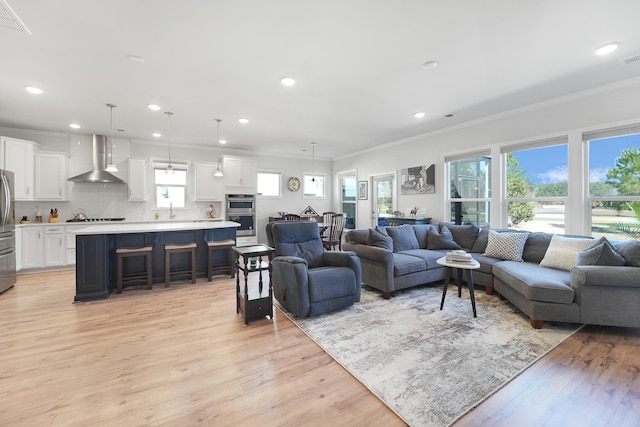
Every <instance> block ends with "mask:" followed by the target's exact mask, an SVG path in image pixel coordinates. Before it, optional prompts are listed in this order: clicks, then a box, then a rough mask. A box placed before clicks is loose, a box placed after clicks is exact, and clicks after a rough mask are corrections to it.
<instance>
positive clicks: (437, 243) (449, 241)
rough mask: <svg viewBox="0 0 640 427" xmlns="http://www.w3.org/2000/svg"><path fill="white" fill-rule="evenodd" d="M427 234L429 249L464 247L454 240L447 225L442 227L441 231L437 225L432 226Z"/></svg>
mask: <svg viewBox="0 0 640 427" xmlns="http://www.w3.org/2000/svg"><path fill="white" fill-rule="evenodd" d="M427 236H428V237H427V249H462V247H461V246H460V245H459V244H457V243H456V242H455V240H453V234H451V231H449V229H448V228H447V226H446V225H443V226H442V228H440V232H438V229H437V228H436V227H431V228H430V229H429V232H428V233H427Z"/></svg>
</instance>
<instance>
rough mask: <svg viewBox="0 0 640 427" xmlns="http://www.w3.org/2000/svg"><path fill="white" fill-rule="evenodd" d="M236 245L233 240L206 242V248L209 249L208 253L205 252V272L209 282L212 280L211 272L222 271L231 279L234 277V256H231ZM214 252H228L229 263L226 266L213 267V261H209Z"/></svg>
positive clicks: (217, 265)
mask: <svg viewBox="0 0 640 427" xmlns="http://www.w3.org/2000/svg"><path fill="white" fill-rule="evenodd" d="M235 245H236V242H235V240H233V239H227V240H221V241H219V242H207V246H208V247H209V251H208V252H207V271H208V275H209V277H208V281H209V282H211V281H212V280H213V272H214V271H223V272H226V273H228V274H229V275H230V276H231V278H232V279H233V278H234V277H235V276H236V274H235V273H236V269H235V266H234V264H233V260H234V256H233V247H234V246H235ZM214 251H228V252H229V262H227V263H226V264H216V265H213V260H212V259H211V254H212V253H213V252H214Z"/></svg>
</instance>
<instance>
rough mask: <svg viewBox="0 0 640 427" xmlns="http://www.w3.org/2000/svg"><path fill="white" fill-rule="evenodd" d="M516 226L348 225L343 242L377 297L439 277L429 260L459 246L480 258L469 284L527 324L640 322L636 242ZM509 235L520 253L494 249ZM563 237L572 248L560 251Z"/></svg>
mask: <svg viewBox="0 0 640 427" xmlns="http://www.w3.org/2000/svg"><path fill="white" fill-rule="evenodd" d="M503 233H504V234H503ZM516 233H518V232H514V231H513V230H495V232H493V231H490V230H486V229H485V230H479V229H478V228H477V227H476V226H474V225H454V224H448V223H440V224H437V225H436V224H427V225H405V226H400V227H376V228H374V229H357V230H351V231H349V233H348V234H347V235H346V236H345V244H344V245H343V249H344V250H348V251H354V252H356V253H357V254H358V256H359V258H360V261H361V265H362V282H363V283H364V284H366V285H368V286H371V287H373V288H376V289H378V290H380V291H381V292H382V295H383V297H384V298H390V297H391V294H392V293H393V292H394V291H398V290H401V289H406V288H410V287H413V286H418V285H423V284H428V283H434V282H438V281H441V280H443V279H444V277H445V273H446V271H445V268H444V267H442V266H440V265H438V264H437V263H436V260H437V259H438V258H440V257H442V256H444V255H445V254H446V253H447V252H448V251H450V250H452V249H458V248H461V249H464V250H466V251H467V252H470V253H471V254H472V256H473V257H474V258H475V259H476V260H477V261H478V262H479V263H480V268H479V269H478V270H475V271H474V282H475V284H476V285H480V286H484V287H485V289H486V291H487V293H489V294H492V293H493V291H494V290H495V291H496V292H497V293H498V294H499V296H501V297H504V298H506V299H507V300H509V301H510V302H511V303H512V304H514V305H515V306H516V307H518V308H519V309H520V310H522V311H523V312H524V313H525V314H526V315H527V316H528V317H529V318H530V320H531V325H532V326H533V327H534V328H541V327H542V325H543V323H544V321H559V322H571V323H588V324H598V325H609V326H627V327H640V242H638V241H626V242H608V241H603V239H600V240H595V239H592V238H590V237H585V236H557V235H556V237H554V235H552V234H548V233H526V234H525V235H523V236H522V237H520V238H518V237H517V236H514V234H516ZM514 237H515V238H518V239H519V240H520V241H521V244H522V245H523V247H522V246H521V247H519V248H518V249H519V250H520V251H521V252H520V254H519V256H520V258H518V254H515V255H513V254H512V253H511V252H512V248H509V249H507V250H506V253H502V252H498V253H497V256H496V248H498V250H500V249H501V248H500V246H499V245H498V246H496V242H497V241H499V240H504V238H507V239H509V238H514ZM489 240H492V242H491V245H490V244H489ZM552 241H553V244H552ZM565 244H566V245H569V246H571V245H577V247H579V249H575V248H573V249H572V250H574V252H571V251H569V252H568V253H565V252H563V250H564V246H563V245H565ZM488 246H489V248H488ZM487 249H490V250H489V251H488V250H487ZM578 250H579V252H576V251H578ZM510 251H511V252H510ZM558 251H559V252H558ZM516 252H517V251H516ZM576 253H577V254H578V258H577V259H576V255H575V254H576ZM567 254H568V255H567ZM491 255H493V256H491ZM565 255H566V256H568V259H571V258H572V262H571V261H567V259H565V258H563V257H564V256H565ZM513 257H515V258H513ZM513 259H518V260H513ZM567 262H568V264H567ZM576 262H577V263H578V264H583V265H574V264H575V263H576Z"/></svg>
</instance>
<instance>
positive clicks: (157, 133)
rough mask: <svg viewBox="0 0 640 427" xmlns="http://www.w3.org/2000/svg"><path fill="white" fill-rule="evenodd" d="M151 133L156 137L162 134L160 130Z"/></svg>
mask: <svg viewBox="0 0 640 427" xmlns="http://www.w3.org/2000/svg"><path fill="white" fill-rule="evenodd" d="M151 135H153V136H154V137H156V138H160V137H161V136H162V134H161V133H160V132H154V133H152V134H151Z"/></svg>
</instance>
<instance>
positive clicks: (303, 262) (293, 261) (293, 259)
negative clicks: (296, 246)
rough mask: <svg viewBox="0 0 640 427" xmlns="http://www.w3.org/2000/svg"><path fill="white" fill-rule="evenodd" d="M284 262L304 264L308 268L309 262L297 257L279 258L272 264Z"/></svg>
mask: <svg viewBox="0 0 640 427" xmlns="http://www.w3.org/2000/svg"><path fill="white" fill-rule="evenodd" d="M276 261H277V262H284V263H287V264H304V265H306V266H308V263H307V260H305V259H304V258H300V257H297V256H277V257H275V258H274V259H273V260H272V261H271V262H272V263H273V262H276Z"/></svg>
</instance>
